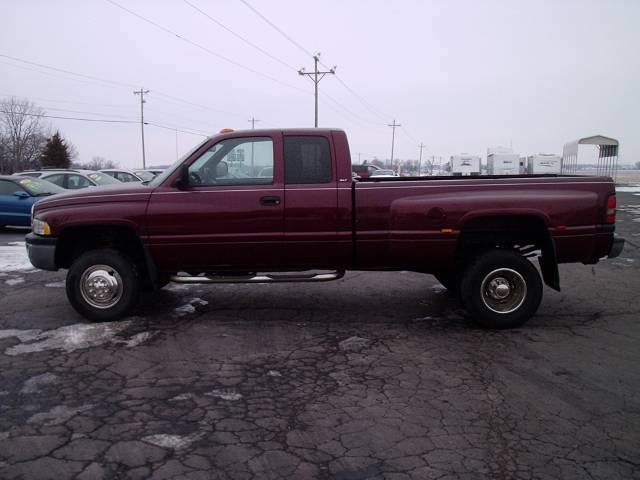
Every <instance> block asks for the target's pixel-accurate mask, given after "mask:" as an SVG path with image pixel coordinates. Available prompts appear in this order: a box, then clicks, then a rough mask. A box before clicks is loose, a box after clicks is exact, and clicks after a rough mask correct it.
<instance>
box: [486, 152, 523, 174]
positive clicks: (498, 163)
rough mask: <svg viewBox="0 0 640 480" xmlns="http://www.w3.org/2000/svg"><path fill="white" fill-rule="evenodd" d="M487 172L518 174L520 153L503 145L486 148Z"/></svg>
mask: <svg viewBox="0 0 640 480" xmlns="http://www.w3.org/2000/svg"><path fill="white" fill-rule="evenodd" d="M487 174H489V175H519V174H520V155H518V154H517V153H513V150H511V149H510V148H505V147H495V148H488V149H487Z"/></svg>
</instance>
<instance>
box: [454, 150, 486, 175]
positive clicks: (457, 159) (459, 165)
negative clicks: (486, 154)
mask: <svg viewBox="0 0 640 480" xmlns="http://www.w3.org/2000/svg"><path fill="white" fill-rule="evenodd" d="M481 161H482V160H481V159H480V157H479V156H478V155H468V154H466V153H463V154H461V155H452V156H451V159H450V160H449V165H450V166H451V175H453V176H458V177H459V176H469V175H480V163H481Z"/></svg>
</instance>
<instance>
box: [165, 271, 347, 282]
mask: <svg viewBox="0 0 640 480" xmlns="http://www.w3.org/2000/svg"><path fill="white" fill-rule="evenodd" d="M342 277H344V270H336V271H335V272H329V273H282V274H278V273H269V274H265V275H210V276H202V277H200V276H195V277H194V276H189V275H171V276H170V277H169V279H170V280H171V281H172V282H176V283H282V282H330V281H331V280H338V279H340V278H342Z"/></svg>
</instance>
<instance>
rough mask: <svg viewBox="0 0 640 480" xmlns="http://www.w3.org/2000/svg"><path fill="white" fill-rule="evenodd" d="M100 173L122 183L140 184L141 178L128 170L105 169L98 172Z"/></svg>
mask: <svg viewBox="0 0 640 480" xmlns="http://www.w3.org/2000/svg"><path fill="white" fill-rule="evenodd" d="M100 172H102V173H106V174H107V175H109V176H111V177H113V178H115V179H116V180H119V181H121V182H123V183H129V182H142V181H143V178H142V177H139V176H138V175H136V174H135V173H133V172H132V171H129V170H119V169H115V168H106V169H104V170H100Z"/></svg>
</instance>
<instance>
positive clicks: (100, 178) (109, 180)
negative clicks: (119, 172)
mask: <svg viewBox="0 0 640 480" xmlns="http://www.w3.org/2000/svg"><path fill="white" fill-rule="evenodd" d="M87 177H89V178H90V179H91V180H93V181H94V182H96V183H97V184H98V185H113V184H115V183H122V182H120V181H118V180H116V179H115V178H113V177H110V176H109V175H107V174H105V173H101V172H91V173H87Z"/></svg>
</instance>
